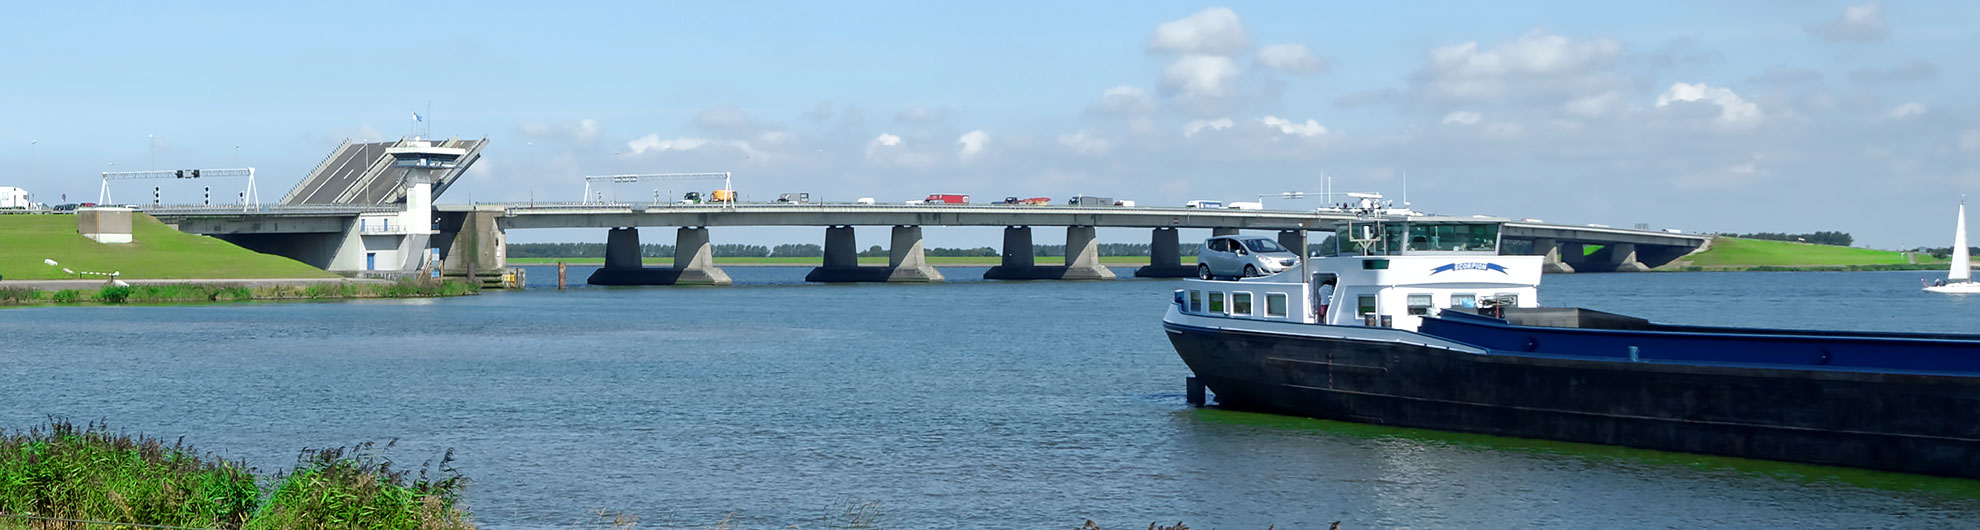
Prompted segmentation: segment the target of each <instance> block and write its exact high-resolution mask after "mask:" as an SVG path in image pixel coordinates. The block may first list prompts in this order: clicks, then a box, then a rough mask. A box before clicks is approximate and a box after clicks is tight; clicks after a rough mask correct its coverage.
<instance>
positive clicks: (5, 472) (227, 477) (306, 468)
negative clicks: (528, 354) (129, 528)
mask: <svg viewBox="0 0 1980 530" xmlns="http://www.w3.org/2000/svg"><path fill="white" fill-rule="evenodd" d="M390 447H391V445H390V444H387V445H386V446H385V447H384V448H378V447H374V446H373V445H372V444H369V443H366V444H360V445H357V446H354V447H351V448H349V449H345V448H332V449H322V450H309V451H304V452H303V453H302V455H301V457H300V458H299V459H298V463H297V465H296V467H295V468H294V469H293V470H290V471H287V472H282V473H278V474H276V475H275V476H272V477H257V476H255V474H254V470H253V469H250V468H248V467H247V466H246V465H244V464H241V463H238V462H232V461H228V460H224V459H218V458H213V457H211V456H208V455H201V454H199V453H198V452H197V451H195V450H193V449H192V448H191V447H188V446H185V445H184V444H182V443H177V442H175V443H171V444H169V445H168V444H166V443H165V441H164V440H162V439H159V438H152V437H148V436H143V435H138V436H131V435H127V434H121V433H113V432H111V431H110V430H109V429H108V428H106V427H104V426H102V425H96V424H92V425H89V426H87V427H83V428H78V427H76V426H74V425H71V424H70V423H68V422H66V421H62V420H52V421H50V422H49V424H48V425H46V426H42V427H36V428H34V429H32V430H29V431H26V432H14V433H6V432H0V513H5V514H12V515H31V516H35V517H48V518H61V519H77V520H87V521H106V522H112V523H121V524H126V525H169V526H179V527H189V528H221V529H255V530H259V529H285V530H286V529H297V530H318V529H322V530H328V529H345V528H366V529H409V530H410V529H420V530H428V529H430V530H462V529H472V528H474V525H473V523H470V522H468V520H467V517H468V514H467V511H466V508H465V507H464V506H463V505H462V503H461V499H460V494H461V489H462V488H463V487H464V486H465V485H466V480H465V479H463V478H462V477H461V475H460V474H459V473H458V472H457V471H456V470H455V469H453V468H451V467H449V464H450V463H451V462H452V459H453V453H452V452H451V451H449V452H448V453H447V455H446V456H445V457H443V458H442V459H441V460H440V465H439V468H438V470H437V471H438V472H437V473H432V471H433V470H432V469H430V468H428V467H424V466H423V467H422V468H421V469H420V470H419V473H418V474H417V475H413V474H411V473H408V472H406V471H403V470H395V469H393V467H392V461H391V460H388V459H385V458H383V457H382V456H379V453H380V450H382V449H387V448H390ZM83 527H84V526H78V525H73V524H69V523H55V522H44V521H30V520H23V519H13V518H0V528H5V529H12V528H36V529H40V528H83ZM103 527H114V526H103Z"/></svg>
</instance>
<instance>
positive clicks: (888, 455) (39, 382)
mask: <svg viewBox="0 0 1980 530" xmlns="http://www.w3.org/2000/svg"><path fill="white" fill-rule="evenodd" d="M727 271H728V272H729V274H730V275H731V276H732V277H734V278H735V280H736V282H737V283H738V285H737V286H735V287H726V288H664V287H658V288H598V287H576V288H573V289H572V290H570V291H567V292H561V293H560V292H557V291H556V290H555V289H551V288H546V287H549V286H551V285H553V284H554V282H555V279H556V271H555V269H553V268H547V267H538V268H533V270H531V271H530V274H529V279H530V281H531V286H532V289H531V290H528V291H523V292H498V293H490V294H487V295H484V296H479V297H470V298H460V299H448V300H414V301H356V302H335V303H265V304H234V305H211V306H191V307H40V308H24V309H10V310H0V378H4V379H0V380H4V381H6V382H5V384H4V385H0V427H10V428H21V427H26V426H29V425H33V424H35V423H37V422H40V421H43V420H44V419H45V417H46V416H47V415H50V414H54V415H66V416H69V417H71V418H74V419H77V420H85V421H86V420H105V421H108V422H110V424H111V425H113V426H117V427H122V428H125V429H130V430H138V431H143V432H146V433H152V434H157V435H162V436H167V437H173V438H176V437H179V436H184V437H185V438H186V440H187V441H189V442H193V443H195V444H197V445H199V446H200V447H201V448H202V449H205V450H210V451H214V452H217V453H219V454H221V455H223V456H227V457H230V458H238V459H245V460H247V461H249V462H250V463H251V464H253V465H255V466H257V467H260V468H262V469H263V470H276V469H282V468H285V467H287V466H289V465H291V464H293V459H294V458H295V454H296V452H297V451H298V450H300V449H303V448H305V447H322V446H329V445H344V444H350V443H355V442H359V441H365V440H387V439H392V438H397V439H399V440H400V443H399V445H398V447H396V448H394V449H393V450H392V452H390V453H389V455H391V456H394V457H396V458H397V459H398V460H400V461H401V464H402V465H405V464H417V463H418V462H419V461H421V460H425V459H428V458H434V457H437V456H438V455H439V454H440V452H441V451H443V450H444V449H446V448H453V449H455V450H456V451H457V454H458V456H459V460H458V462H457V465H458V466H459V467H460V468H461V469H462V470H463V472H464V473H465V474H467V475H468V476H469V477H470V478H471V479H473V481H474V482H473V484H472V486H471V489H470V490H469V491H468V502H469V504H470V507H471V508H472V509H473V511H474V513H475V517H476V519H477V520H478V521H479V522H481V523H482V524H483V527H485V528H496V529H504V528H563V527H570V526H598V525H599V524H600V518H599V517H598V516H596V515H594V514H593V512H595V511H600V510H603V511H609V512H617V513H625V514H631V515H634V516H637V517H638V518H639V519H640V521H641V526H644V527H663V528H664V527H705V526H707V525H710V524H713V523H714V522H716V521H718V520H721V519H722V518H723V517H725V516H730V515H732V514H733V516H734V517H735V520H736V521H737V522H740V523H741V526H743V527H747V528H784V527H789V526H793V525H794V526H796V527H802V528H820V527H824V526H826V525H827V522H826V521H824V520H823V519H824V518H826V517H831V516H838V515H844V514H846V513H847V512H865V513H878V514H879V516H880V521H881V523H882V524H883V526H886V527H893V528H913V527H938V528H939V527H992V526H994V527H1008V528H1054V527H1058V528H1072V527H1075V526H1077V525H1079V524H1080V523H1081V522H1083V521H1084V520H1086V519H1093V520H1095V521H1098V522H1100V523H1101V524H1102V526H1103V527H1106V528H1142V527H1146V526H1147V524H1148V523H1149V522H1151V521H1165V522H1170V523H1173V522H1175V521H1184V522H1186V523H1188V524H1189V525H1190V526H1191V527H1199V528H1203V527H1215V528H1261V529H1262V528H1265V527H1266V526H1267V525H1273V524H1276V525H1277V527H1278V528H1326V527H1327V525H1328V523H1331V522H1333V521H1342V522H1343V527H1345V528H1447V527H1485V528H1510V527H1532V528H1592V527H1602V528H1670V527H1676V528H1698V527H1756V526H1757V527H1803V526H1806V527H1921V528H1944V527H1961V526H1965V527H1971V526H1974V525H1980V482H1973V481H1961V480H1950V479H1936V478H1927V477H1916V476H1906V475H1895V474H1886V473H1875V472H1866V471H1854V470H1843V469H1836V468H1823V467H1814V466H1800V465H1792V464H1780V463H1770V462H1758V461H1748V460H1738V459H1728V458H1713V457H1699V456H1692V455H1681V454H1672V453H1657V452H1648V451H1636V450H1627V449H1619V448H1610V447H1596V446H1585V445H1575V444H1562V443H1553V442H1543V441H1531V440H1517V439H1507V438H1492V437H1482V436H1472V435H1462V434H1451V433H1440V432H1433V431H1417V430H1405V429H1393V428H1385V427H1377V426H1368V425H1359V424H1348V423H1337V422H1325V421H1318V420H1308V419H1297V418H1286V417H1278V416H1269V415H1261V414H1249V413H1238V412H1231V411H1222V410H1214V409H1194V408H1190V407H1188V406H1186V405H1185V404H1184V403H1183V399H1182V390H1183V378H1184V377H1185V376H1186V375H1188V371H1187V369H1186V368H1185V367H1184V366H1183V365H1182V363H1181V362H1180V361H1179V360H1177V358H1176V356H1175V353H1174V351H1173V350H1171V349H1170V347H1169V345H1168V343H1167V339H1166V338H1165V337H1164V335H1163V333H1162V331H1161V328H1160V323H1159V319H1160V314H1161V312H1162V311H1163V310H1164V308H1165V305H1164V304H1166V303H1167V302H1168V299H1169V296H1170V294H1169V293H1170V290H1171V289H1174V288H1175V287H1176V285H1177V283H1176V282H1174V281H1167V280H1122V281H1115V282H1093V283H1066V282H986V281H981V280H975V278H980V277H981V275H982V271H983V269H980V268H977V269H971V268H945V269H943V272H944V273H945V274H947V275H948V276H949V277H950V278H951V279H952V280H954V281H952V282H950V283H948V284H943V285H812V284H804V283H803V282H802V278H803V275H804V273H805V272H806V270H805V269H802V268H754V267H734V268H729V269H727ZM589 273H590V269H588V268H573V269H572V271H571V277H572V278H573V279H574V281H582V279H583V278H584V277H585V275H587V274H589ZM1922 274H1924V273H1876V272H1864V273H1690V274H1637V275H1570V276H1549V277H1548V278H1547V279H1546V283H1545V284H1544V285H1543V286H1542V287H1541V297H1542V300H1543V301H1544V302H1546V303H1548V304H1552V305H1583V306H1588V307H1593V308H1599V309H1605V310H1610V311H1616V312H1620V313H1625V314H1633V315H1640V316H1645V317H1649V318H1653V319H1657V320H1663V321H1669V322H1683V323H1707V324H1714V325H1741V326H1785V327H1811V328H1839V329H1881V330H1913V331H1946V332H1973V331H1974V330H1976V329H1980V326H1976V324H1980V297H1969V298H1961V297H1953V296H1945V295H1928V294H1924V293H1920V292H1919V291H1918V289H1917V278H1918V276H1920V275H1922Z"/></svg>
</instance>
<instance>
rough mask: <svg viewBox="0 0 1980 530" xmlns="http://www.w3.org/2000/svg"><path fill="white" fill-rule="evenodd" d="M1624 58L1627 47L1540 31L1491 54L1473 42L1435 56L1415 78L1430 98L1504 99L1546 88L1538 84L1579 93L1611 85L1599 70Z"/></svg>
mask: <svg viewBox="0 0 1980 530" xmlns="http://www.w3.org/2000/svg"><path fill="white" fill-rule="evenodd" d="M1622 52H1623V46H1622V44H1620V43H1617V42H1616V41H1612V40H1607V39H1598V40H1586V41H1575V40H1572V39H1569V38H1567V37H1563V36H1560V35H1553V34H1548V33H1544V32H1539V31H1535V32H1532V33H1527V34H1526V35H1522V36H1520V38H1519V39H1518V40H1514V41H1513V42H1510V43H1506V44H1503V45H1500V46H1497V47H1493V48H1491V49H1480V48H1479V46H1478V43H1477V42H1476V41H1473V42H1465V43H1460V44H1453V45H1449V46H1443V47H1440V48H1437V49H1434V50H1431V51H1430V57H1429V60H1428V61H1427V62H1426V63H1425V64H1424V66H1423V69H1422V70H1421V71H1419V72H1417V74H1416V78H1417V80H1418V81H1419V82H1421V83H1422V88H1423V89H1424V90H1426V91H1427V92H1428V94H1429V95H1431V96H1434V97H1439V98H1450V99H1501V98H1505V97H1509V96H1516V95H1524V94H1522V93H1523V92H1527V91H1531V90H1534V89H1538V88H1545V86H1533V85H1535V84H1536V83H1538V84H1541V85H1560V86H1557V87H1555V88H1554V90H1562V89H1567V90H1574V89H1580V88H1584V87H1586V86H1588V85H1599V84H1606V83H1612V82H1613V81H1611V80H1610V79H1609V78H1608V77H1607V76H1605V75H1603V73H1602V72H1600V71H1599V68H1600V67H1601V66H1605V65H1607V64H1608V63H1610V62H1612V61H1613V60H1615V59H1616V58H1617V57H1619V56H1621V55H1622ZM1590 76H1593V77H1590Z"/></svg>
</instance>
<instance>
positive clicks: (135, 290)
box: [0, 280, 481, 306]
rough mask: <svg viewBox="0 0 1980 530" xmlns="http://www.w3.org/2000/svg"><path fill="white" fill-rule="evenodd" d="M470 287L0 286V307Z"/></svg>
mask: <svg viewBox="0 0 1980 530" xmlns="http://www.w3.org/2000/svg"><path fill="white" fill-rule="evenodd" d="M479 292H481V287H480V286H479V285H477V284H474V283H468V282H459V281H454V280H445V281H439V282H432V281H426V282H422V281H417V280H401V281H399V282H396V283H388V284H380V283H371V282H365V283H358V282H336V283H316V284H310V285H303V286H291V285H277V286H269V287H247V286H243V285H234V284H207V283H175V284H162V285H132V286H129V287H119V286H111V285H106V286H103V287H102V288H99V289H96V290H81V289H63V290H60V291H39V290H34V289H26V288H15V287H10V288H0V306H5V305H25V304H39V303H58V304H73V303H102V304H122V303H178V302H239V301H247V300H334V299H346V298H434V297H444V296H462V295H470V294H477V293H479Z"/></svg>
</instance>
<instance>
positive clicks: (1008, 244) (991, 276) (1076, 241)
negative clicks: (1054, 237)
mask: <svg viewBox="0 0 1980 530" xmlns="http://www.w3.org/2000/svg"><path fill="white" fill-rule="evenodd" d="M1093 233H1094V232H1093V227H1091V226H1068V227H1066V264H1065V265H1044V266H1040V265H1037V264H1036V263H1035V262H1034V261H1033V260H1034V258H1033V254H1032V252H1033V251H1032V247H1031V227H1028V226H1009V227H1004V264H1003V265H999V266H996V267H991V268H990V270H989V271H985V272H984V273H983V279H986V280H1112V279H1114V271H1112V270H1109V269H1108V268H1107V267H1106V266H1104V265H1101V264H1100V244H1099V242H1098V241H1097V240H1096V239H1095V238H1094V237H1093Z"/></svg>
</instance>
